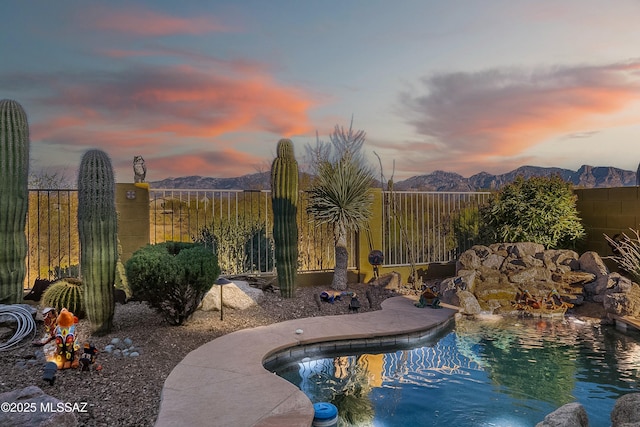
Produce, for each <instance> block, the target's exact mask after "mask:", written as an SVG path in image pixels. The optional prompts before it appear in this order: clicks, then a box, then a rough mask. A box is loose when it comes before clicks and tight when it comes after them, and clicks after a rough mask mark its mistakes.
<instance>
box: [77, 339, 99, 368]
mask: <svg viewBox="0 0 640 427" xmlns="http://www.w3.org/2000/svg"><path fill="white" fill-rule="evenodd" d="M97 356H98V349H97V348H95V347H94V346H93V345H91V344H90V343H88V342H86V343H84V351H83V353H82V354H81V355H80V370H81V371H89V368H90V367H91V365H93V364H94V363H95V362H96V357H97ZM96 370H98V369H96Z"/></svg>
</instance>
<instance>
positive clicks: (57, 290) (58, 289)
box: [40, 277, 85, 318]
mask: <svg viewBox="0 0 640 427" xmlns="http://www.w3.org/2000/svg"><path fill="white" fill-rule="evenodd" d="M40 305H42V306H43V307H53V308H55V309H56V311H58V313H59V312H60V311H61V310H62V309H63V308H66V309H67V310H69V311H70V312H72V313H73V314H75V315H76V316H78V317H79V318H82V317H84V315H85V311H84V299H83V289H82V281H81V280H80V279H76V278H73V277H67V278H65V279H60V280H58V281H57V282H54V283H52V284H51V285H49V287H48V288H47V290H46V291H44V293H43V294H42V298H41V299H40Z"/></svg>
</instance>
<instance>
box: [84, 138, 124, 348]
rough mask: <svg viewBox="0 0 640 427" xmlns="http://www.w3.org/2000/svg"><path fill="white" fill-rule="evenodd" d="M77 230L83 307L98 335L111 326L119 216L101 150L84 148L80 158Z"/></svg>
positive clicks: (109, 170)
mask: <svg viewBox="0 0 640 427" xmlns="http://www.w3.org/2000/svg"><path fill="white" fill-rule="evenodd" d="M78 233H79V236H80V274H81V277H82V281H83V282H84V301H85V306H84V307H85V311H86V314H87V317H88V318H89V321H90V322H91V328H92V332H93V333H94V334H96V335H101V334H105V333H108V332H109V331H110V330H111V325H112V321H113V311H114V308H115V302H114V299H113V287H114V282H115V275H116V262H117V260H118V219H117V214H116V205H115V179H114V175H113V168H112V166H111V160H110V159H109V156H107V154H106V153H105V152H103V151H100V150H89V151H87V152H86V153H85V154H84V156H82V160H81V162H80V169H79V170H78Z"/></svg>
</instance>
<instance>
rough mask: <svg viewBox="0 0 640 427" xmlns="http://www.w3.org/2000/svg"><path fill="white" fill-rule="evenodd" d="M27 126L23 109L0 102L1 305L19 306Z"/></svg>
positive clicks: (26, 194) (26, 198) (23, 270)
mask: <svg viewBox="0 0 640 427" xmlns="http://www.w3.org/2000/svg"><path fill="white" fill-rule="evenodd" d="M28 180H29V124H28V123H27V114H26V113H25V112H24V109H23V108H22V106H21V105H20V104H19V103H17V102H16V101H12V100H10V99H3V100H0V303H5V304H16V303H20V302H22V297H23V289H24V276H25V273H26V267H25V259H26V257H27V236H26V234H25V225H26V220H27V209H28V203H29V188H28Z"/></svg>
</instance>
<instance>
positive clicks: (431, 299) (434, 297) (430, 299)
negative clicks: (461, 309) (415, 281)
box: [415, 286, 442, 308]
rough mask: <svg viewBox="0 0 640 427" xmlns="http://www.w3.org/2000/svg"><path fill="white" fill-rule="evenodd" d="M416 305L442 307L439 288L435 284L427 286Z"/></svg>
mask: <svg viewBox="0 0 640 427" xmlns="http://www.w3.org/2000/svg"><path fill="white" fill-rule="evenodd" d="M415 306H416V307H420V308H423V307H426V306H429V307H431V308H442V307H441V306H440V298H438V293H437V288H436V287H435V286H433V287H431V288H429V287H425V289H424V291H422V294H421V295H420V299H419V300H418V302H417V303H416V304H415Z"/></svg>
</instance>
